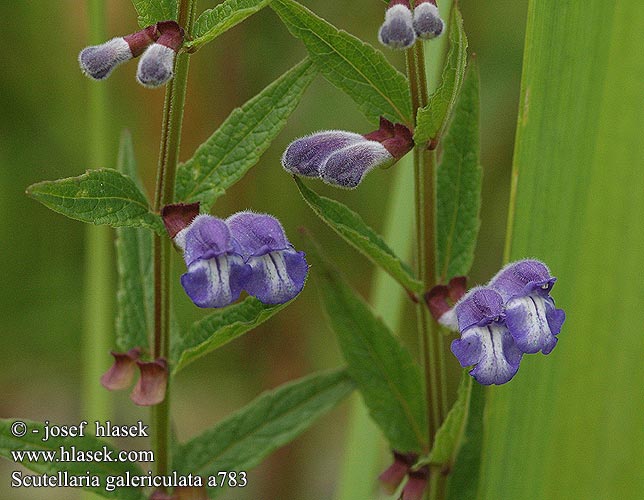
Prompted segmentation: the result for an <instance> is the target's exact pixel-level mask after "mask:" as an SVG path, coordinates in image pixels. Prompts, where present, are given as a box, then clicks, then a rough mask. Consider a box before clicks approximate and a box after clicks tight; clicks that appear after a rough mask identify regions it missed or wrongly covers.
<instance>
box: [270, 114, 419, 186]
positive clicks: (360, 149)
mask: <svg viewBox="0 0 644 500" xmlns="http://www.w3.org/2000/svg"><path fill="white" fill-rule="evenodd" d="M412 147H413V140H412V134H411V132H410V131H409V129H407V127H405V126H404V125H400V124H395V125H394V124H393V123H391V122H390V121H388V120H386V119H384V118H381V119H380V128H379V129H378V130H376V131H374V132H371V133H369V134H366V135H360V134H356V133H353V132H345V131H343V130H327V131H323V132H317V133H315V134H311V135H308V136H306V137H302V138H300V139H297V140H295V141H293V142H292V143H291V144H290V145H289V146H288V148H287V149H286V151H285V152H284V155H283V156H282V165H283V166H284V168H285V169H286V170H287V171H288V172H290V173H293V174H296V175H303V176H306V177H319V178H320V179H322V180H323V181H324V182H326V183H328V184H332V185H334V186H338V187H343V188H349V189H352V188H355V187H356V186H357V185H358V184H360V182H361V181H362V179H363V177H364V176H365V174H367V173H368V172H370V171H371V170H373V169H375V168H387V167H390V166H391V165H393V164H394V163H395V162H396V161H398V160H399V159H400V158H402V157H403V156H404V155H405V154H407V153H408V152H409V151H410V150H411V148H412Z"/></svg>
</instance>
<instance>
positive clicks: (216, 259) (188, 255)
mask: <svg viewBox="0 0 644 500" xmlns="http://www.w3.org/2000/svg"><path fill="white" fill-rule="evenodd" d="M174 241H175V243H176V245H177V246H178V247H179V248H180V249H182V250H183V259H184V260H185V262H186V266H187V267H188V272H187V273H185V274H184V275H183V276H181V285H182V286H183V289H184V290H185V291H186V293H187V294H188V297H190V298H191V299H192V301H193V302H194V303H195V304H196V305H197V306H199V307H224V306H227V305H229V304H232V303H233V302H235V301H236V300H237V299H238V298H239V296H240V294H241V292H242V290H243V288H244V285H245V283H246V281H247V280H248V277H249V276H250V274H251V269H250V267H249V266H248V265H247V264H245V263H244V259H243V258H242V256H241V250H240V248H239V245H238V244H237V243H236V242H235V240H234V239H233V237H232V235H231V234H230V230H229V229H228V226H227V225H226V223H225V222H224V221H223V220H221V219H217V218H216V217H212V216H210V215H198V216H197V217H196V218H195V219H194V220H193V221H192V223H191V224H190V225H189V226H188V227H186V228H185V229H183V230H181V231H179V232H178V233H177V234H176V236H175V237H174Z"/></svg>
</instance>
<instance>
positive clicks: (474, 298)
mask: <svg viewBox="0 0 644 500" xmlns="http://www.w3.org/2000/svg"><path fill="white" fill-rule="evenodd" d="M454 309H455V311H456V317H457V318H458V326H459V329H460V331H461V332H463V331H465V330H466V329H468V328H469V327H471V326H473V325H479V326H483V325H486V324H489V323H491V322H492V321H495V320H497V319H499V317H501V316H502V314H503V299H502V298H501V295H499V293H498V292H497V291H496V290H493V289H491V288H487V287H477V288H472V289H471V290H470V291H469V292H468V293H467V294H465V296H464V297H463V298H462V299H461V300H460V301H459V302H458V304H456V306H455V307H454Z"/></svg>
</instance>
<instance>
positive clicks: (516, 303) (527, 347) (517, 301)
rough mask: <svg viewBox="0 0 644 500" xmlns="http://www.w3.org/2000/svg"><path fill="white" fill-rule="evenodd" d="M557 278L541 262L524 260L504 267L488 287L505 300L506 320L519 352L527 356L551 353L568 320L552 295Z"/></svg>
mask: <svg viewBox="0 0 644 500" xmlns="http://www.w3.org/2000/svg"><path fill="white" fill-rule="evenodd" d="M556 280H557V278H554V277H553V276H551V274H550V270H549V269H548V267H547V266H546V265H545V264H544V263H542V262H539V261H538V260H521V261H518V262H513V263H512V264H508V265H507V266H505V267H504V268H503V269H501V271H499V273H498V274H497V275H496V276H495V277H494V278H492V280H491V281H490V284H489V286H490V287H492V288H494V289H495V290H496V291H497V292H498V293H499V294H500V295H501V297H503V301H504V305H505V321H506V324H507V326H508V329H509V331H510V334H511V335H512V337H513V338H514V341H515V342H516V344H517V346H518V347H519V349H521V350H522V351H523V352H525V353H527V354H533V353H536V352H538V351H541V352H542V353H543V354H548V353H550V352H551V351H552V350H553V349H554V348H555V346H556V345H557V337H556V335H557V334H558V333H559V332H560V331H561V326H562V325H563V322H564V320H565V319H566V314H565V313H564V311H563V310H562V309H557V308H556V307H555V302H554V300H553V299H552V297H551V296H550V290H551V289H552V287H553V285H554V283H555V281H556Z"/></svg>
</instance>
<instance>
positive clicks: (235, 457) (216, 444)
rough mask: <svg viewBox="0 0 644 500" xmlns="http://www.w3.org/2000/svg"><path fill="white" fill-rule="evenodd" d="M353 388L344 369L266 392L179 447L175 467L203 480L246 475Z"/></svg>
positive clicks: (312, 376)
mask: <svg viewBox="0 0 644 500" xmlns="http://www.w3.org/2000/svg"><path fill="white" fill-rule="evenodd" d="M353 389H354V384H353V382H352V380H351V379H350V378H349V376H348V375H347V373H346V372H345V371H344V370H341V371H333V372H327V373H318V374H315V375H311V376H308V377H305V378H302V379H300V380H297V381H295V382H290V383H288V384H285V385H283V386H281V387H278V388H277V389H275V390H273V391H270V392H266V393H264V394H262V395H260V396H259V397H258V398H257V399H255V400H254V401H252V402H251V403H250V404H248V405H247V406H245V407H244V408H242V409H241V410H239V411H237V412H236V413H234V414H232V415H231V416H230V417H228V418H227V419H226V420H224V421H223V422H220V423H219V424H217V425H216V426H215V427H213V428H212V429H210V430H207V431H205V432H204V433H203V434H201V435H199V436H197V437H195V438H193V439H192V440H190V441H189V442H187V443H185V444H182V445H180V446H179V447H178V448H177V450H176V453H175V455H174V457H173V461H172V465H173V468H174V469H176V470H177V471H179V472H180V473H184V474H187V473H192V474H197V475H200V476H202V477H203V476H208V475H210V474H216V473H217V472H219V471H242V470H243V471H247V470H248V469H250V468H251V467H255V466H256V465H258V464H259V463H260V462H261V461H262V460H263V459H264V458H265V457H266V456H267V455H269V454H270V453H272V452H273V451H275V450H277V449H278V448H280V447H281V446H284V445H285V444H287V443H289V442H290V441H292V440H293V439H295V438H296V437H297V436H299V435H300V434H301V433H302V432H304V431H305V430H306V429H308V428H309V427H310V426H311V425H312V424H313V423H314V422H315V421H316V420H317V419H318V418H319V417H321V416H322V415H324V414H325V413H326V412H328V411H329V410H331V409H332V408H333V407H335V406H336V405H337V404H338V403H339V402H340V401H342V400H343V399H344V398H345V397H346V396H348V395H349V394H350V393H351V391H352V390H353ZM216 491H218V490H212V492H211V494H212V493H215V492H216Z"/></svg>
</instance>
